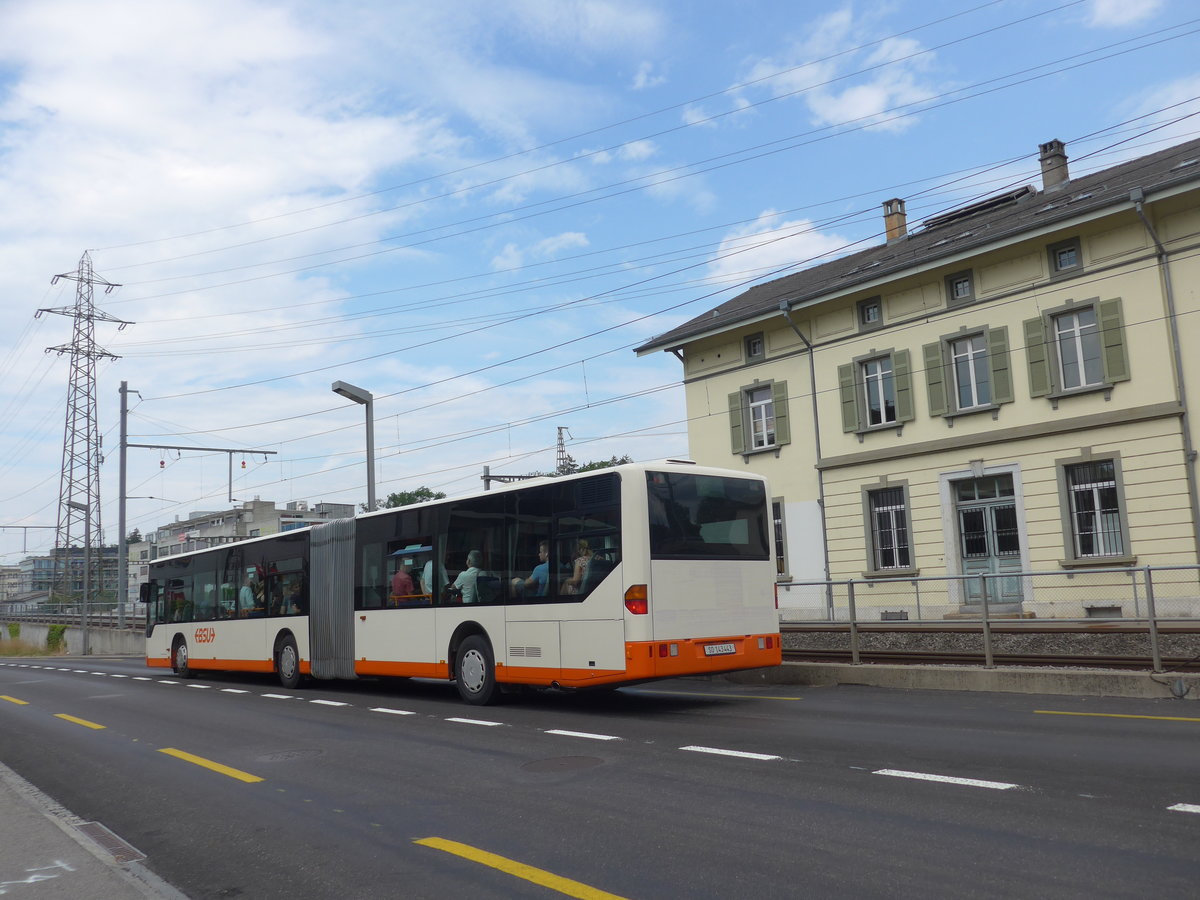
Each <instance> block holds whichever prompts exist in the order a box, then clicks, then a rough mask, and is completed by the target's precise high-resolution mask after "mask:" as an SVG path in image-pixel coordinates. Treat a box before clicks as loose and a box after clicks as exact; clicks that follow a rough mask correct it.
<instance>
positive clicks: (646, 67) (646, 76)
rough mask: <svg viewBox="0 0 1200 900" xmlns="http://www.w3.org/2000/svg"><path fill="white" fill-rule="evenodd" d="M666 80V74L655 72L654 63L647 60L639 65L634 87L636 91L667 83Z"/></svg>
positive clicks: (634, 78) (634, 77)
mask: <svg viewBox="0 0 1200 900" xmlns="http://www.w3.org/2000/svg"><path fill="white" fill-rule="evenodd" d="M666 81H667V79H666V76H664V75H658V74H655V65H654V63H652V62H650V61H648V60H645V61H643V62H642V64H641V65H640V66H638V70H637V74H636V75H634V76H633V89H634V90H635V91H644V90H646V89H647V88H652V87H658V86H659V85H661V84H665V83H666Z"/></svg>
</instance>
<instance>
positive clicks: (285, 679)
mask: <svg viewBox="0 0 1200 900" xmlns="http://www.w3.org/2000/svg"><path fill="white" fill-rule="evenodd" d="M275 671H276V672H277V673H278V674H279V683H280V684H282V685H283V686H284V687H285V688H287V689H288V690H289V691H294V690H295V689H296V688H298V687H300V682H301V681H302V680H303V677H304V676H302V675H301V674H300V651H299V650H297V649H296V641H295V639H294V638H291V637H286V638H284V639H283V642H282V643H281V644H280V645H279V652H278V654H276V656H275Z"/></svg>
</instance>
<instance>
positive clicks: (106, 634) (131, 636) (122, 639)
mask: <svg viewBox="0 0 1200 900" xmlns="http://www.w3.org/2000/svg"><path fill="white" fill-rule="evenodd" d="M20 624H21V636H20V640H22V641H24V642H25V643H27V644H33V645H34V646H36V647H45V646H46V635H47V633H48V632H49V630H50V626H49V625H42V624H36V623H30V622H22V623H20ZM63 637H64V638H65V640H66V645H67V653H68V654H69V655H71V656H78V655H80V654H81V653H82V651H83V635H82V633H81V632H80V629H79V626H78V625H68V626H67V630H66V632H65V633H64V635H63ZM7 641H8V627H7V623H3V624H2V625H0V647H3V645H4V644H5V643H6V642H7ZM88 643H89V644H90V645H91V652H92V655H94V656H99V655H113V654H117V655H122V656H143V655H145V652H146V636H145V635H144V634H142V632H140V631H130V630H126V631H117V630H116V629H115V628H89V629H88Z"/></svg>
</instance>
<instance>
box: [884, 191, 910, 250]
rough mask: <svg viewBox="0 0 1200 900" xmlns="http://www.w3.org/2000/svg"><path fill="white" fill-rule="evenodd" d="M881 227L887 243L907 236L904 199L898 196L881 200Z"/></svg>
mask: <svg viewBox="0 0 1200 900" xmlns="http://www.w3.org/2000/svg"><path fill="white" fill-rule="evenodd" d="M883 227H884V230H885V231H886V232H887V241H888V243H889V244H890V243H891V242H892V241H895V240H899V239H900V238H902V237H907V236H908V216H907V215H906V214H905V212H904V201H903V200H901V199H900V198H899V197H897V198H895V199H892V200H885V201H884V202H883Z"/></svg>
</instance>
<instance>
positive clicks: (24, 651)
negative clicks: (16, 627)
mask: <svg viewBox="0 0 1200 900" xmlns="http://www.w3.org/2000/svg"><path fill="white" fill-rule="evenodd" d="M57 655H58V654H56V653H53V652H52V651H50V650H48V649H47V648H46V647H44V646H38V645H37V644H31V643H29V641H22V640H19V639H18V640H4V641H0V656H57Z"/></svg>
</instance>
